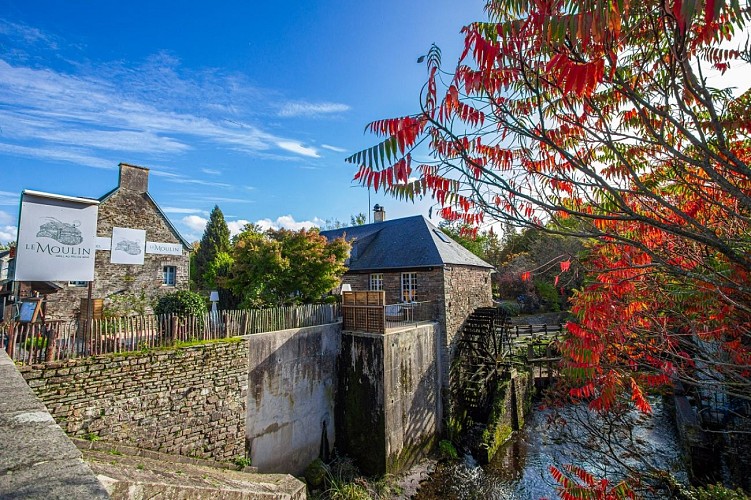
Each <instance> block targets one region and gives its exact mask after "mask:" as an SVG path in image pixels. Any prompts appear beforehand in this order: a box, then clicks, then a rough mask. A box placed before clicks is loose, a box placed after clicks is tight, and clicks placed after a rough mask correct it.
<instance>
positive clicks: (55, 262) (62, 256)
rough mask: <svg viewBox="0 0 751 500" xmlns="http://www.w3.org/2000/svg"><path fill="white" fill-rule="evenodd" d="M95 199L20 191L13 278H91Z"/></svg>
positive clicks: (71, 279)
mask: <svg viewBox="0 0 751 500" xmlns="http://www.w3.org/2000/svg"><path fill="white" fill-rule="evenodd" d="M98 210H99V202H98V201H96V200H88V199H83V198H73V197H70V196H62V195H55V194H49V193H41V192H38V191H28V190H26V191H24V192H23V194H22V196H21V217H20V218H19V221H18V244H17V247H16V248H17V255H16V273H15V280H16V281H93V280H94V253H95V248H96V223H97V214H98Z"/></svg>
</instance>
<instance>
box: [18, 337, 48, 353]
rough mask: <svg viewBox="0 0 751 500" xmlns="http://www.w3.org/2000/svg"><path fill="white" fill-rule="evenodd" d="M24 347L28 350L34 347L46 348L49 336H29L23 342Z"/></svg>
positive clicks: (36, 348) (37, 348)
mask: <svg viewBox="0 0 751 500" xmlns="http://www.w3.org/2000/svg"><path fill="white" fill-rule="evenodd" d="M23 347H24V349H26V350H27V351H28V350H30V349H32V347H33V349H35V350H39V349H46V348H47V337H46V336H43V335H37V336H36V337H33V338H28V339H26V341H25V342H24V343H23Z"/></svg>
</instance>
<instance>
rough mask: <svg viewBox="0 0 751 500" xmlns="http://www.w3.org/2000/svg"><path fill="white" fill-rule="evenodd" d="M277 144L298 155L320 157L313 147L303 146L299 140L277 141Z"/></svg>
mask: <svg viewBox="0 0 751 500" xmlns="http://www.w3.org/2000/svg"><path fill="white" fill-rule="evenodd" d="M276 145H277V146H279V147H280V148H282V149H284V150H286V151H290V152H292V153H297V154H299V155H303V156H309V157H311V158H320V157H321V155H319V154H318V151H317V150H316V149H315V148H310V147H307V146H303V145H302V144H300V143H299V142H295V141H279V142H277V143H276Z"/></svg>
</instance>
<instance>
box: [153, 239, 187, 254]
mask: <svg viewBox="0 0 751 500" xmlns="http://www.w3.org/2000/svg"><path fill="white" fill-rule="evenodd" d="M146 253H155V254H160V255H182V254H183V246H182V245H181V244H180V243H160V242H158V241H147V242H146Z"/></svg>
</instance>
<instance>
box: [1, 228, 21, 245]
mask: <svg viewBox="0 0 751 500" xmlns="http://www.w3.org/2000/svg"><path fill="white" fill-rule="evenodd" d="M17 232H18V228H16V226H0V243H4V244H5V243H10V242H11V241H16V234H17Z"/></svg>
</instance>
